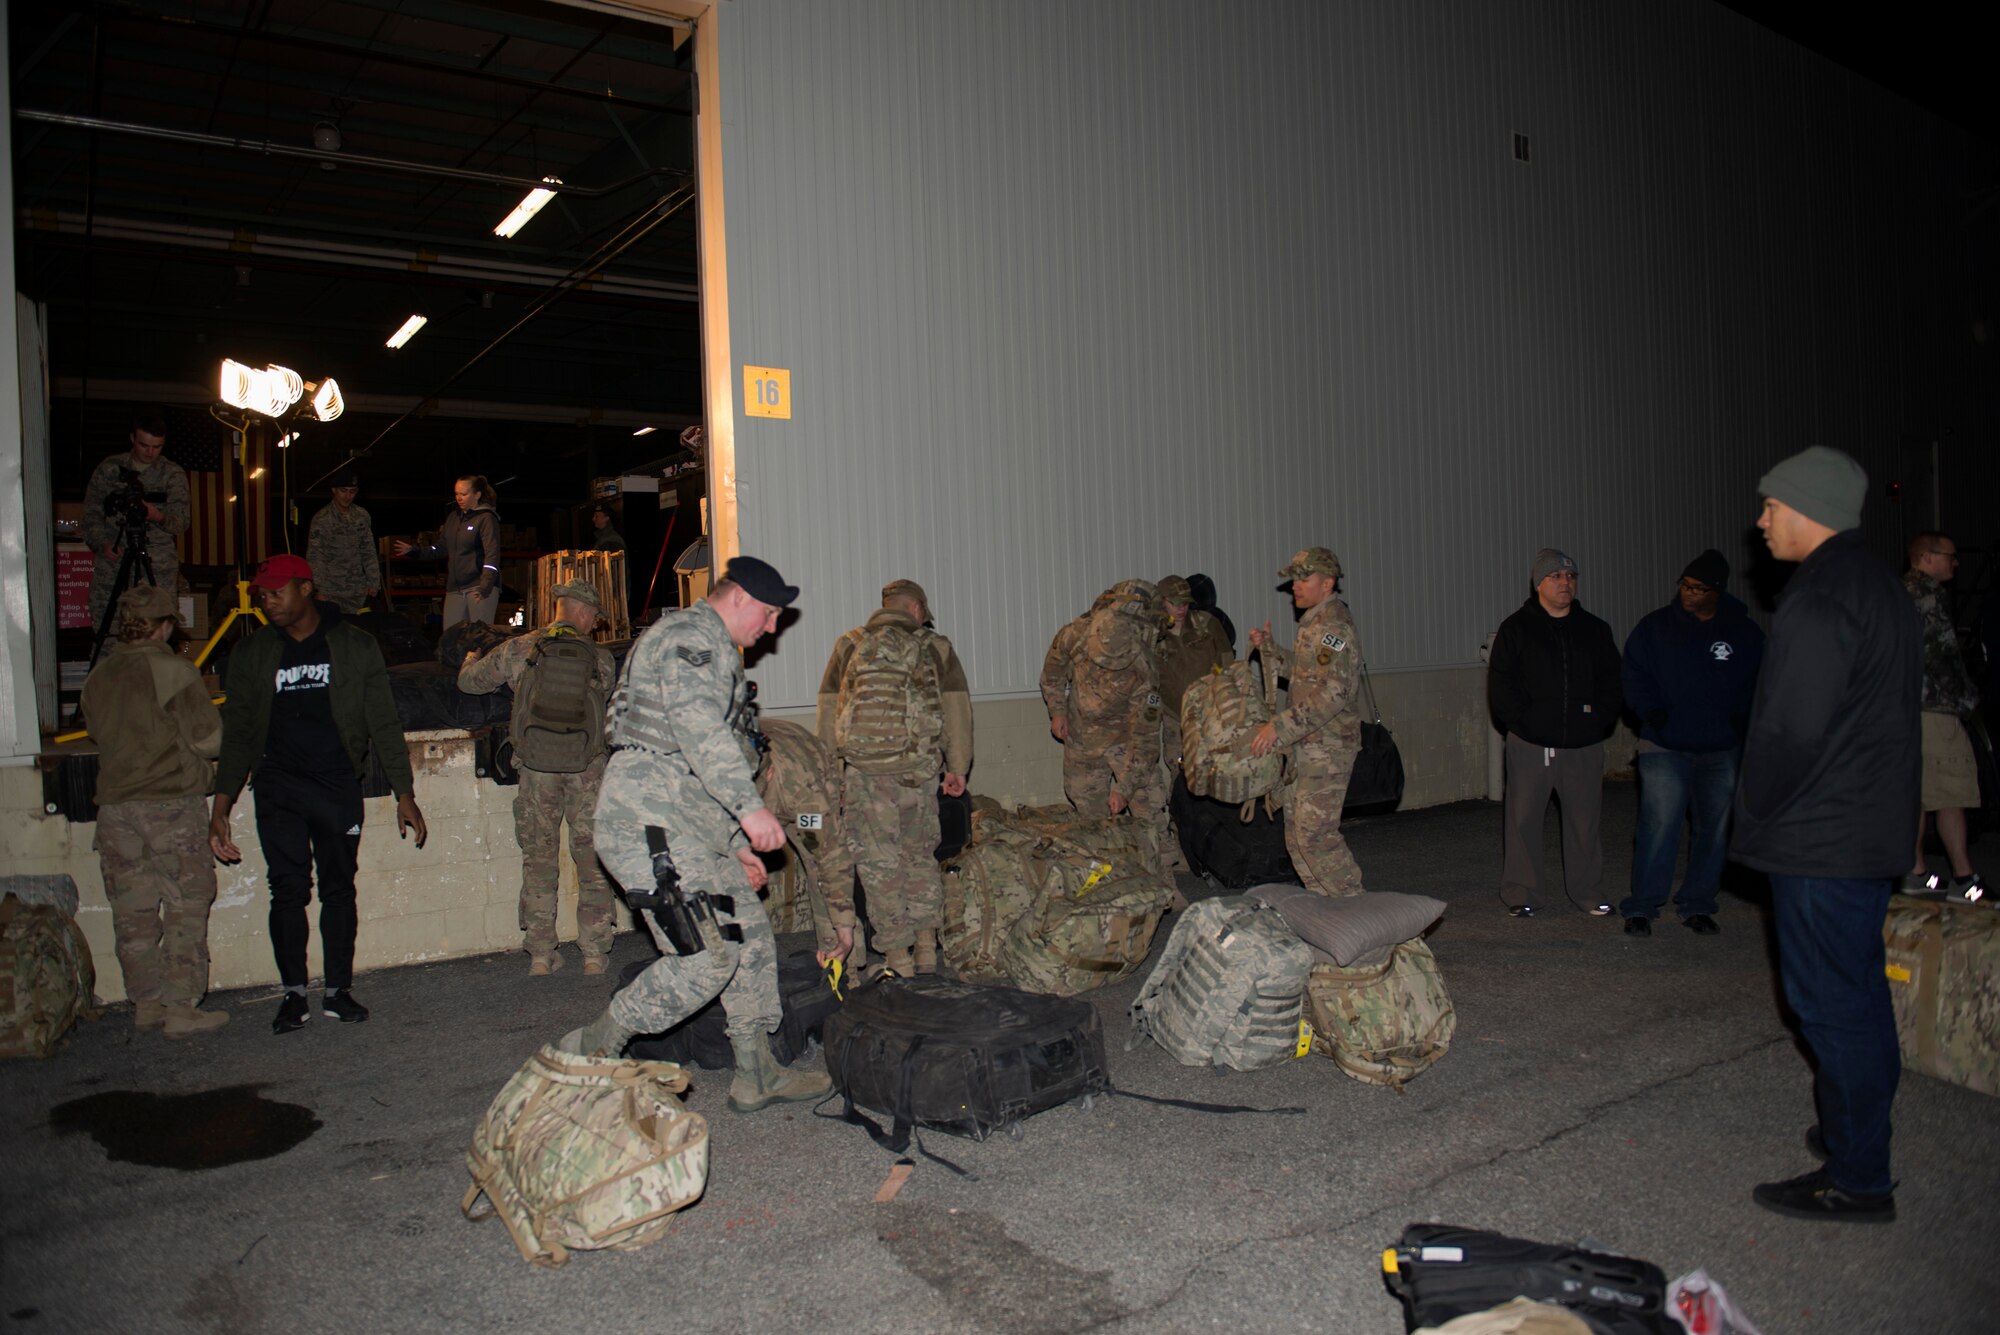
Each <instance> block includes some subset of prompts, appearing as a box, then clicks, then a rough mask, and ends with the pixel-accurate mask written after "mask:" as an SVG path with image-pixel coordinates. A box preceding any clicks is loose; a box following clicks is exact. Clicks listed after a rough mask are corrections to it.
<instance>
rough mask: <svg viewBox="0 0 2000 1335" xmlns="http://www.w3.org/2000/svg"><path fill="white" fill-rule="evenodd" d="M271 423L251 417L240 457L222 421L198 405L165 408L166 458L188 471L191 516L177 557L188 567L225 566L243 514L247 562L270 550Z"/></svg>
mask: <svg viewBox="0 0 2000 1335" xmlns="http://www.w3.org/2000/svg"><path fill="white" fill-rule="evenodd" d="M275 428H276V424H275V423H273V422H269V421H265V420H264V419H262V418H256V417H253V418H251V419H250V422H249V430H248V431H247V433H246V434H245V438H244V446H243V458H242V460H241V461H240V462H239V461H238V459H237V458H236V453H237V451H236V437H235V433H234V431H233V430H232V429H231V428H230V427H229V426H228V425H226V424H224V423H222V422H219V421H217V420H216V419H215V418H214V417H212V416H210V415H209V414H208V412H207V411H205V410H203V409H200V408H192V409H189V408H169V409H168V410H167V449H166V454H167V457H168V458H169V459H172V460H173V461H174V462H175V463H177V464H179V465H180V466H181V467H182V468H185V469H187V473H188V494H189V497H190V499H191V500H192V501H193V507H192V509H193V519H192V522H190V523H189V524H188V531H187V532H186V533H185V534H184V535H182V537H181V560H183V561H185V562H187V563H188V564H189V565H214V566H226V565H234V564H236V561H237V558H238V555H239V553H238V542H239V540H240V535H239V527H240V526H241V525H242V524H243V523H244V522H245V518H244V517H246V516H247V520H248V524H249V546H248V549H247V550H246V551H244V552H243V553H241V555H242V559H243V562H244V564H245V565H246V566H254V565H256V564H257V563H258V562H259V561H261V560H263V559H264V558H265V557H267V556H269V555H270V554H271V441H272V438H273V436H274V435H275V434H276V431H275Z"/></svg>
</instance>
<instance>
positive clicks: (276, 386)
mask: <svg viewBox="0 0 2000 1335" xmlns="http://www.w3.org/2000/svg"><path fill="white" fill-rule="evenodd" d="M305 390H306V385H305V381H303V380H301V379H299V374H298V372H296V371H294V370H291V369H290V368H289V367H284V366H267V367H265V368H264V369H263V370H261V371H259V370H256V369H255V368H253V367H249V366H245V365H244V364H243V363H241V362H236V361H228V360H225V361H224V362H223V363H222V375H221V383H220V386H219V392H220V394H221V397H222V401H223V402H224V403H226V404H228V405H229V406H230V407H232V408H241V409H243V411H245V412H252V413H261V414H263V415H264V416H265V417H282V416H284V415H285V412H286V411H287V410H288V409H290V408H291V406H292V405H293V404H295V403H297V402H298V401H299V398H300V396H301V395H303V394H304V393H305Z"/></svg>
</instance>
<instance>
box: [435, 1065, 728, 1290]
mask: <svg viewBox="0 0 2000 1335" xmlns="http://www.w3.org/2000/svg"><path fill="white" fill-rule="evenodd" d="M687 1085H688V1079H687V1073H686V1072H685V1071H683V1070H681V1068H680V1067H678V1066H675V1065H673V1064H672V1063H670V1062H648V1061H633V1060H630V1059H619V1060H614V1059H611V1058H603V1057H579V1056H575V1055H574V1054H571V1053H567V1052H562V1051H560V1050H558V1049H557V1048H555V1047H553V1046H548V1047H544V1048H542V1050H541V1051H539V1052H537V1053H536V1054H535V1055H534V1056H532V1057H530V1058H529V1059H528V1061H527V1064H526V1065H524V1066H523V1067H522V1068H521V1069H520V1070H519V1071H517V1072H515V1073H514V1077H513V1078H512V1079H511V1080H509V1081H508V1082H507V1084H506V1086H505V1087H504V1088H503V1089H502V1090H501V1091H500V1094H499V1097H497V1098H495V1099H494V1100H493V1104H492V1106H491V1107H489V1108H488V1109H487V1110H486V1115H485V1117H483V1118H481V1119H480V1122H479V1125H478V1126H477V1127H476V1128H475V1129H474V1130H473V1133H472V1147H471V1149H469V1150H467V1151H466V1155H465V1166H466V1168H467V1169H468V1170H469V1171H470V1172H471V1174H472V1188H471V1190H469V1191H467V1192H466V1193H465V1199H464V1200H463V1201H461V1202H460V1204H459V1208H460V1209H461V1210H462V1211H464V1213H465V1217H466V1218H467V1219H472V1220H475V1221H476V1220H480V1219H489V1218H492V1217H493V1216H494V1215H498V1216H499V1217H500V1220H501V1222H502V1223H504V1224H505V1225H506V1226H507V1232H508V1234H509V1235H510V1236H512V1237H513V1239H514V1245H515V1246H516V1247H517V1248H519V1249H520V1252H521V1256H522V1258H523V1259H524V1260H527V1261H530V1262H533V1263H534V1264H535V1265H540V1266H559V1265H562V1264H563V1263H564V1262H566V1261H567V1260H569V1253H570V1252H572V1251H577V1250H594V1249H598V1248H609V1249H612V1250H615V1251H631V1250H633V1249H634V1248H638V1247H643V1246H645V1245H646V1244H647V1243H649V1242H654V1241H656V1240H658V1239H659V1238H660V1237H661V1236H662V1235H663V1234H665V1232H666V1231H667V1226H668V1224H669V1222H670V1217H671V1216H672V1214H673V1213H674V1211H676V1210H679V1209H682V1208H683V1207H685V1206H687V1205H691V1204H693V1203H694V1201H695V1200H696V1199H698V1198H699V1197H700V1196H701V1193H702V1190H703V1188H704V1187H705V1186H706V1185H707V1183H708V1123H707V1122H706V1121H704V1120H703V1119H702V1118H701V1117H700V1116H698V1115H697V1114H695V1113H691V1112H689V1111H687V1109H685V1108H683V1107H682V1106H681V1101H680V1098H679V1097H678V1096H679V1095H680V1094H681V1093H682V1092H683V1091H684V1090H686V1089H687ZM482 1195H483V1196H485V1197H486V1201H487V1208H486V1209H485V1210H484V1211H482V1212H479V1213H474V1207H475V1206H476V1205H477V1203H478V1201H479V1198H480V1197H481V1196H482Z"/></svg>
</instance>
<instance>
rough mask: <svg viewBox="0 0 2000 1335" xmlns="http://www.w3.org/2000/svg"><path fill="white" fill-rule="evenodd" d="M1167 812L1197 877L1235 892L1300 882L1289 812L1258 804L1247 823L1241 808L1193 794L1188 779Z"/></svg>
mask: <svg viewBox="0 0 2000 1335" xmlns="http://www.w3.org/2000/svg"><path fill="white" fill-rule="evenodd" d="M1167 811H1168V812H1169V814H1171V815H1172V816H1173V818H1174V831H1175V834H1176V836H1177V837H1178V838H1179V839H1180V843H1181V852H1182V853H1184V854H1186V855H1187V860H1188V865H1189V866H1190V867H1192V868H1194V870H1195V871H1196V872H1197V873H1204V874H1206V875H1209V876H1212V877H1214V878H1215V880H1216V881H1217V883H1218V884H1220V885H1222V886H1224V887H1226V888H1228V889H1230V890H1242V889H1245V888H1247V887H1249V886H1253V885H1273V884H1277V883H1280V882H1283V883H1285V884H1289V885H1297V884H1298V883H1299V874H1298V872H1297V871H1295V870H1294V869H1293V867H1292V855H1291V854H1290V853H1287V852H1286V851H1285V811H1284V808H1283V807H1280V808H1278V809H1277V810H1275V811H1266V810H1265V809H1264V804H1263V803H1262V802H1253V803H1252V804H1251V812H1250V819H1249V820H1247V821H1246V820H1244V819H1243V815H1242V811H1243V809H1242V807H1241V806H1239V805H1238V804H1237V803H1235V802H1218V801H1216V800H1215V799H1214V798H1212V797H1196V796H1195V795H1194V794H1193V793H1191V792H1189V791H1188V786H1187V776H1186V775H1183V774H1177V775H1175V776H1174V791H1173V796H1172V797H1170V798H1168V799H1167Z"/></svg>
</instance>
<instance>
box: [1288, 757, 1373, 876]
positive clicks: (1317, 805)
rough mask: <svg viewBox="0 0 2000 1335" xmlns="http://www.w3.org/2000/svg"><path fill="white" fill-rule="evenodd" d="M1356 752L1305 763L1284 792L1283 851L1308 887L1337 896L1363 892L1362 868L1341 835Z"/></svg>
mask: <svg viewBox="0 0 2000 1335" xmlns="http://www.w3.org/2000/svg"><path fill="white" fill-rule="evenodd" d="M1354 754H1355V753H1354V752H1352V751H1342V752H1336V753H1334V754H1332V755H1321V756H1314V757H1311V758H1309V759H1307V760H1306V761H1305V762H1304V763H1303V764H1302V765H1301V767H1300V770H1299V772H1298V773H1296V774H1294V775H1293V777H1292V781H1291V783H1290V784H1289V785H1288V786H1287V787H1286V788H1285V851H1286V852H1288V853H1290V854H1291V855H1292V868H1293V870H1295V871H1297V872H1298V874H1299V880H1300V881H1301V882H1302V883H1304V885H1305V887H1306V889H1308V890H1314V891H1317V892H1318V893H1320V894H1322V895H1328V896H1331V897H1334V898H1339V897H1340V896H1343V895H1358V894H1360V893H1361V892H1362V890H1363V886H1362V884H1361V868H1360V866H1359V865H1358V864H1356V862H1355V861H1354V854H1353V853H1351V852H1349V851H1348V848H1347V840H1346V839H1344V838H1342V837H1341V833H1340V809H1341V806H1342V805H1343V804H1344V803H1345V802H1346V800H1347V781H1348V780H1349V779H1351V778H1353V777H1354Z"/></svg>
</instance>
